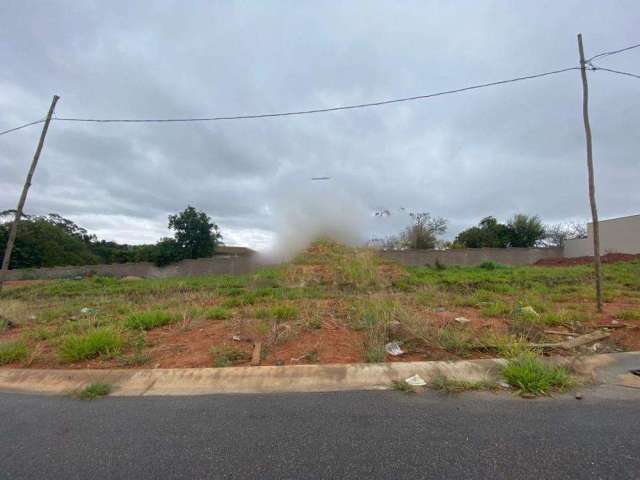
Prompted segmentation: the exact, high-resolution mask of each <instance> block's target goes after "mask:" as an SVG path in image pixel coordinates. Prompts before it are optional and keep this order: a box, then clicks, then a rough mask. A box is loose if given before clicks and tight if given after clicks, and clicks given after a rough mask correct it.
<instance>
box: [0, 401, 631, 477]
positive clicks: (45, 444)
mask: <svg viewBox="0 0 640 480" xmlns="http://www.w3.org/2000/svg"><path fill="white" fill-rule="evenodd" d="M0 478H2V479H22V478H29V479H49V478H53V479H76V478H79V479H102V478H105V479H110V480H113V479H126V478H134V479H173V478H185V479H197V478H242V479H245V478H259V479H271V478H277V479H284V478H291V479H307V478H327V479H343V478H366V479H374V478H385V479H400V478H416V479H417V478H419V479H423V478H437V479H458V478H464V479H476V478H482V479H496V478H517V479H526V478H535V479H552V478H558V479H569V478H580V479H587V478H603V479H611V478H628V479H632V478H633V479H638V478H640V395H636V396H635V397H633V396H632V397H629V398H627V399H620V398H599V397H598V396H597V395H589V394H587V395H585V398H584V399H583V400H575V399H574V398H573V397H564V398H555V399H544V400H522V399H517V398H513V397H511V396H510V395H492V394H465V395H461V396H455V397H447V396H445V395H442V394H438V393H426V394H422V395H412V396H410V395H406V394H402V393H399V392H391V391H384V392H343V393H321V394H318V393H314V394H286V395H219V396H201V397H146V398H124V397H120V398H117V397H112V398H105V399H100V400H95V401H91V402H88V401H80V400H76V399H73V398H69V397H46V396H25V395H17V394H0Z"/></svg>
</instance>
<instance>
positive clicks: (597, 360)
mask: <svg viewBox="0 0 640 480" xmlns="http://www.w3.org/2000/svg"><path fill="white" fill-rule="evenodd" d="M551 361H555V362H557V363H560V364H571V365H572V366H573V367H574V368H576V369H577V370H578V371H579V372H580V373H581V374H584V375H590V376H591V378H592V380H593V381H595V382H608V383H615V382H622V383H630V384H631V385H634V382H636V379H638V380H640V377H635V376H633V375H631V374H628V373H627V370H628V368H631V367H633V366H635V367H636V368H637V367H638V366H639V365H640V352H627V353H619V354H603V355H593V356H589V357H584V358H580V357H564V358H563V357H558V358H555V359H552V360H551ZM505 363H506V360H504V359H482V360H462V361H457V362H396V363H380V364H360V363H359V364H335V365H298V366H285V367H270V366H269V367H266V366H265V367H230V368H181V369H141V370H132V369H126V370H124V369H122V370H55V369H52V370H36V369H0V391H4V392H18V393H36V394H53V395H56V394H69V393H72V392H74V391H77V390H79V389H81V388H83V387H85V386H86V385H88V384H90V383H96V382H102V383H108V384H111V385H112V386H113V393H112V395H116V396H148V395H205V394H216V393H277V392H329V391H343V390H376V389H387V388H389V387H390V386H391V383H392V381H393V380H400V379H404V378H407V377H409V376H411V375H415V374H418V375H420V376H421V377H422V378H424V379H425V381H427V382H429V380H431V379H432V378H434V376H436V375H438V374H440V375H445V376H447V377H448V378H451V379H456V380H466V381H478V380H484V379H496V378H497V377H498V375H499V372H500V370H501V368H502V367H503V366H504V365H505ZM630 365H631V367H629V366H630ZM630 377H633V378H630ZM639 385H640V383H639Z"/></svg>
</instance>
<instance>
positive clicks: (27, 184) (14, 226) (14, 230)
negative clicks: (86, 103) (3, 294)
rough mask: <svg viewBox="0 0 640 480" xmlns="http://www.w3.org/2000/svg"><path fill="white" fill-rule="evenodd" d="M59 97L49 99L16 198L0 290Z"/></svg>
mask: <svg viewBox="0 0 640 480" xmlns="http://www.w3.org/2000/svg"><path fill="white" fill-rule="evenodd" d="M59 99H60V97H59V96H58V95H54V96H53V100H52V101H51V106H50V107H49V112H48V113H47V118H46V120H45V121H44V126H43V127H42V132H41V133H40V140H38V146H37V147H36V153H35V154H34V155H33V160H32V161H31V167H30V168H29V173H27V179H26V181H25V182H24V186H23V187H22V194H21V195H20V200H18V206H17V207H16V217H15V218H14V220H13V223H12V224H11V230H10V231H9V239H8V240H7V246H6V248H5V250H4V257H3V259H2V269H0V291H1V290H2V284H3V283H4V279H5V278H6V275H7V272H8V270H9V262H10V261H11V252H13V245H14V243H15V241H16V233H17V231H18V222H19V221H20V217H22V210H23V209H24V203H25V202H26V201H27V193H28V192H29V187H30V186H31V179H32V178H33V172H35V170H36V166H37V165H38V159H39V158H40V153H41V152H42V147H43V146H44V138H45V137H46V136H47V130H49V123H51V117H52V116H53V111H54V110H55V108H56V103H58V100H59Z"/></svg>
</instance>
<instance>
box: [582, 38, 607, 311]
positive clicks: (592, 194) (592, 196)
mask: <svg viewBox="0 0 640 480" xmlns="http://www.w3.org/2000/svg"><path fill="white" fill-rule="evenodd" d="M578 52H580V74H581V75H582V116H583V118H584V134H585V138H586V140H587V170H588V171H589V202H590V203H591V219H592V224H593V266H594V268H595V273H596V304H597V308H598V312H602V265H601V263H600V225H599V224H598V208H597V206H596V186H595V180H594V175H593V149H592V146H591V125H590V123H589V85H588V84H587V64H586V62H585V59H584V48H583V46H582V34H581V33H579V34H578Z"/></svg>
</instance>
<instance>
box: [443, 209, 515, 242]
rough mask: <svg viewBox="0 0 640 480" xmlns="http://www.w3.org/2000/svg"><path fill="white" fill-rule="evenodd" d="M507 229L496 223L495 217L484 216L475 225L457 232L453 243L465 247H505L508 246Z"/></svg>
mask: <svg viewBox="0 0 640 480" xmlns="http://www.w3.org/2000/svg"><path fill="white" fill-rule="evenodd" d="M509 240H510V238H509V230H508V228H507V226H506V225H503V224H501V223H498V221H497V220H496V219H495V217H485V218H483V219H482V220H480V223H479V224H478V226H477V227H471V228H468V229H467V230H464V231H462V232H460V233H459V234H458V236H457V237H456V238H455V241H454V243H455V244H458V245H462V246H463V247H466V248H482V247H492V248H505V247H508V246H509Z"/></svg>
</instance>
